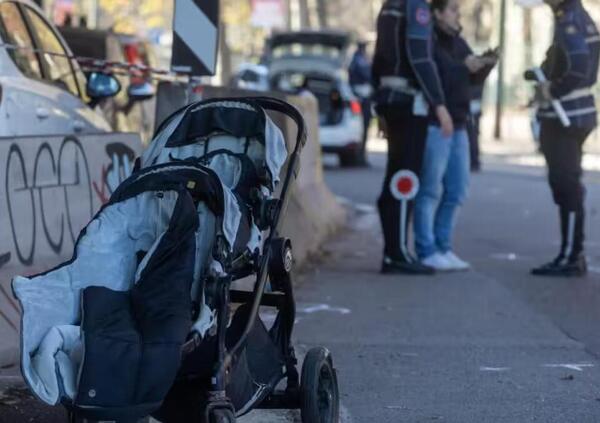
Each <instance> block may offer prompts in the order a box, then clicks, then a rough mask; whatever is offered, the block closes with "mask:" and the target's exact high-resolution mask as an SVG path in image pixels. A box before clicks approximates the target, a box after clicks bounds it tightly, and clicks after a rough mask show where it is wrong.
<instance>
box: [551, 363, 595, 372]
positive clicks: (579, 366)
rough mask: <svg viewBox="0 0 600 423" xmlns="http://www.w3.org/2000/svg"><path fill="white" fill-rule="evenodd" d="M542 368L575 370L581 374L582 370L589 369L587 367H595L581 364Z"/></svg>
mask: <svg viewBox="0 0 600 423" xmlns="http://www.w3.org/2000/svg"><path fill="white" fill-rule="evenodd" d="M542 367H548V368H552V369H557V368H562V369H568V370H575V371H578V372H583V369H585V368H589V367H595V365H594V364H590V363H583V364H570V363H568V364H544V365H543V366H542Z"/></svg>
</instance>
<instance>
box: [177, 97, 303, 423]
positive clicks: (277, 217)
mask: <svg viewBox="0 0 600 423" xmlns="http://www.w3.org/2000/svg"><path fill="white" fill-rule="evenodd" d="M222 100H223V99H222ZM231 100H233V99H231ZM224 101H227V99H224ZM252 101H254V102H256V103H258V104H259V105H260V106H261V107H262V108H264V109H265V110H271V111H275V112H279V113H282V114H284V115H286V116H288V117H290V118H291V119H292V120H293V121H294V123H295V124H296V126H297V137H296V142H295V145H294V149H293V151H292V154H291V155H290V158H289V160H288V164H287V171H286V174H285V178H284V180H283V186H282V189H281V196H280V198H279V199H278V200H276V203H275V204H273V203H271V204H265V207H264V209H265V210H268V211H267V214H269V215H270V216H267V217H266V218H267V219H268V220H269V221H270V222H269V227H270V233H269V236H268V238H267V240H266V242H265V245H266V246H267V248H266V249H265V251H264V253H263V255H262V256H261V257H260V258H259V259H258V266H257V267H258V269H256V270H257V272H256V282H255V285H254V290H253V291H252V292H249V291H239V290H231V282H232V281H233V278H228V279H229V280H225V281H222V280H221V281H219V282H218V283H217V286H218V287H219V288H220V289H219V288H217V289H216V291H217V292H213V294H216V297H215V298H216V301H217V304H219V307H218V308H217V345H218V360H217V364H216V366H215V373H214V375H213V378H212V391H211V392H209V395H208V402H207V405H206V410H205V413H204V418H205V422H203V423H212V422H213V421H214V422H215V423H217V422H218V423H221V422H223V423H234V421H235V420H232V418H234V416H235V410H234V409H233V406H232V404H231V403H230V402H229V400H228V399H227V395H226V393H225V387H226V385H227V378H228V374H229V369H230V367H231V365H232V361H233V357H234V356H235V354H236V353H237V352H238V351H239V350H240V349H241V348H242V347H243V345H244V343H245V342H246V340H247V338H248V335H249V334H250V332H251V330H252V328H253V326H254V324H255V323H256V321H257V319H258V315H259V310H260V307H261V306H267V307H275V308H277V309H278V310H279V313H280V315H281V316H282V318H283V324H284V333H285V335H286V336H285V340H284V343H285V344H284V345H282V347H283V351H282V352H283V353H284V360H285V367H286V377H287V388H286V390H285V391H283V392H272V393H271V395H269V396H268V397H267V398H266V399H265V400H264V401H262V403H261V404H260V405H259V407H258V408H263V409H297V408H300V406H301V401H300V378H299V374H298V370H297V369H296V365H297V364H298V361H297V359H296V356H295V351H294V348H293V346H292V344H291V337H292V332H293V328H294V322H295V319H296V305H295V299H294V291H293V286H292V276H291V270H292V262H293V255H292V244H291V241H290V240H288V239H284V238H281V237H279V229H280V226H281V222H282V219H281V217H282V215H283V213H284V211H285V210H286V209H287V206H288V204H289V199H290V196H289V194H290V191H291V189H290V188H291V185H292V184H293V182H294V180H295V179H296V177H297V176H298V172H299V169H300V153H301V151H302V148H303V147H304V146H305V144H306V141H307V133H306V126H305V123H304V119H303V117H302V115H301V114H300V113H299V112H298V111H297V110H296V109H295V108H293V107H291V106H290V105H288V104H287V103H285V102H283V101H279V100H276V99H273V98H268V97H257V98H252ZM244 276H247V275H244V274H241V275H238V277H237V278H236V279H240V278H242V277H244ZM268 279H270V282H271V286H272V288H273V290H274V292H273V293H266V292H265V291H266V287H267V280H268ZM230 302H233V303H240V304H241V303H250V302H251V303H252V308H251V311H250V314H249V318H248V321H247V323H246V327H245V330H244V332H243V333H242V336H241V337H240V339H239V340H238V342H237V343H236V344H235V346H234V347H233V348H231V350H229V351H228V350H227V348H226V346H225V336H226V331H227V322H228V321H229V313H230V308H229V304H230ZM184 349H185V346H184ZM272 388H275V387H272ZM219 413H222V414H223V415H224V417H221V416H219V415H218V414H219ZM215 416H216V417H215ZM219 418H220V419H221V421H219V420H218V419H219Z"/></svg>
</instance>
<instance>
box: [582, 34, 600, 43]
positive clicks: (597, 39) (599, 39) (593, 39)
mask: <svg viewBox="0 0 600 423" xmlns="http://www.w3.org/2000/svg"><path fill="white" fill-rule="evenodd" d="M585 42H586V43H588V44H591V43H597V42H600V35H594V36H593V37H588V38H586V39H585Z"/></svg>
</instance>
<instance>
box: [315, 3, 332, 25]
mask: <svg viewBox="0 0 600 423" xmlns="http://www.w3.org/2000/svg"><path fill="white" fill-rule="evenodd" d="M327 13H328V10H327V2H326V0H317V16H318V17H319V27H320V28H327V27H328V26H329V19H328V16H327Z"/></svg>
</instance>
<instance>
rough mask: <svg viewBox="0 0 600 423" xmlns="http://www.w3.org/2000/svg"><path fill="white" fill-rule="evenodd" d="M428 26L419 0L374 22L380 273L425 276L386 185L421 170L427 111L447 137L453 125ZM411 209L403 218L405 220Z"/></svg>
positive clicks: (390, 5) (396, 5)
mask: <svg viewBox="0 0 600 423" xmlns="http://www.w3.org/2000/svg"><path fill="white" fill-rule="evenodd" d="M432 35H433V23H432V19H431V12H430V9H429V5H428V4H427V2H426V1H425V0H386V1H385V3H384V4H383V7H382V9H381V12H380V13H379V17H378V21H377V45H376V48H375V57H374V61H373V70H372V71H373V85H374V88H375V90H376V91H375V95H374V98H375V102H376V110H377V113H378V116H379V119H380V121H383V122H384V126H385V132H386V134H387V141H388V163H387V169H386V175H385V179H384V182H383V189H382V192H381V196H380V198H379V201H378V208H379V214H380V217H381V224H382V228H383V234H384V242H385V249H384V259H383V265H382V272H383V273H408V274H430V273H433V269H431V268H429V267H426V266H423V265H421V264H420V263H419V262H418V261H417V260H416V259H414V258H413V257H412V255H411V254H410V253H409V252H408V248H407V245H406V242H405V241H404V242H401V240H406V239H408V237H407V236H406V234H407V232H408V228H407V226H408V220H409V219H410V218H407V219H406V221H405V222H401V212H400V204H399V202H398V201H397V200H396V199H394V198H393V196H392V193H391V191H390V181H391V179H392V177H393V176H394V174H395V173H396V172H398V171H399V170H410V171H412V172H414V173H415V174H416V175H418V174H419V173H420V171H421V164H422V159H423V151H424V144H425V138H426V132H427V125H428V115H429V113H430V112H429V108H432V110H431V112H432V113H434V114H435V115H436V116H437V117H438V120H439V122H440V124H441V128H442V131H443V133H444V135H445V136H450V135H451V134H452V133H453V131H454V128H453V124H452V119H451V117H450V114H449V113H448V109H447V108H446V106H445V98H444V92H443V90H442V86H441V82H440V78H439V74H438V70H437V68H436V65H435V62H434V61H433V57H432ZM411 210H412V204H411V205H410V207H409V212H408V216H410V215H411Z"/></svg>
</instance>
